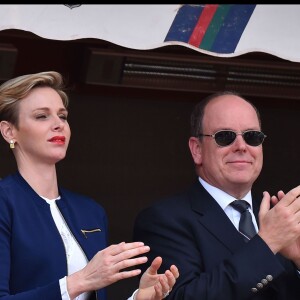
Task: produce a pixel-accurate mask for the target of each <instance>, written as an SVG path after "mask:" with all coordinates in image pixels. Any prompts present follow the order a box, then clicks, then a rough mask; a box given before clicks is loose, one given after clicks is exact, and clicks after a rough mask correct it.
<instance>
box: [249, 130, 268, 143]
mask: <svg viewBox="0 0 300 300" xmlns="http://www.w3.org/2000/svg"><path fill="white" fill-rule="evenodd" d="M264 139H265V135H264V134H263V133H262V132H261V131H246V132H244V140H245V142H246V143H247V144H248V145H250V146H259V145H261V144H262V142H263V141H264Z"/></svg>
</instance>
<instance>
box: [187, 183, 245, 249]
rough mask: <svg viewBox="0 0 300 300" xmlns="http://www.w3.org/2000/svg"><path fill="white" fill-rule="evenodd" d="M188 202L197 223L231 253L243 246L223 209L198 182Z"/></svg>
mask: <svg viewBox="0 0 300 300" xmlns="http://www.w3.org/2000/svg"><path fill="white" fill-rule="evenodd" d="M190 202H191V208H192V210H193V211H194V212H195V213H196V214H197V218H198V220H199V222H200V223H201V224H202V225H203V226H204V227H205V228H206V229H207V230H208V231H209V232H210V233H211V234H212V235H214V236H215V237H216V239H218V240H219V241H220V242H221V243H222V244H223V245H224V246H225V247H227V248H228V249H229V250H230V251H231V252H232V253H233V252H235V251H236V249H237V248H240V247H241V246H243V245H244V244H245V242H244V240H243V237H242V235H241V234H240V233H239V232H238V231H237V230H236V228H235V227H234V225H233V224H232V222H231V221H230V219H229V218H228V217H227V215H226V214H225V212H224V211H223V209H222V208H221V207H220V205H219V204H218V203H217V202H216V201H215V199H214V198H213V197H212V196H211V195H210V194H209V193H208V192H207V191H206V190H205V189H204V188H203V186H202V185H201V184H200V183H199V182H198V181H197V182H196V183H195V185H194V186H193V188H192V190H191V194H190Z"/></svg>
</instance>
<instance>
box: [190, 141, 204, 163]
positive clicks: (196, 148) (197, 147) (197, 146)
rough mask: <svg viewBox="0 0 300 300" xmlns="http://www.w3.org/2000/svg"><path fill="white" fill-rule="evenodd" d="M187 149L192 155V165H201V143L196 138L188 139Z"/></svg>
mask: <svg viewBox="0 0 300 300" xmlns="http://www.w3.org/2000/svg"><path fill="white" fill-rule="evenodd" d="M189 148H190V151H191V154H192V157H193V159H194V163H195V164H196V165H201V163H202V155H201V153H202V151H201V150H202V148H201V143H200V141H199V139H198V138H196V137H193V136H192V137H190V139H189Z"/></svg>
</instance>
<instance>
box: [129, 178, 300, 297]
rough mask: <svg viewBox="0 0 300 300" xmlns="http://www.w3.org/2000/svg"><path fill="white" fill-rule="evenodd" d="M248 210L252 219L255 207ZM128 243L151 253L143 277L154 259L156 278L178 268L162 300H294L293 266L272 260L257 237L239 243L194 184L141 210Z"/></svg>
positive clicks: (299, 280) (299, 285)
mask: <svg viewBox="0 0 300 300" xmlns="http://www.w3.org/2000/svg"><path fill="white" fill-rule="evenodd" d="M253 206H254V213H255V214H256V216H257V212H258V209H259V204H256V203H254V204H253ZM133 239H134V240H136V241H143V242H145V244H146V245H149V246H150V248H151V251H150V253H149V261H148V264H146V265H143V266H142V268H143V271H144V270H145V269H146V268H147V267H148V265H149V263H150V262H151V261H152V260H153V258H154V257H156V256H162V258H163V265H162V268H161V269H160V272H162V271H164V270H165V269H167V268H169V267H170V265H171V264H176V265H177V266H178V268H179V272H180V276H179V279H178V280H177V282H176V284H175V286H174V288H173V291H172V292H171V293H170V296H169V297H168V300H171V299H184V300H189V299H193V300H196V299H197V300H213V299H214V300H243V299H253V300H254V299H255V300H258V299H260V300H262V299H265V300H275V299H276V300H296V299H297V300H299V299H300V277H299V274H298V273H297V270H296V268H295V267H294V265H293V264H292V263H291V262H290V261H288V260H286V259H284V258H283V257H282V256H280V255H274V254H273V253H272V252H271V250H270V249H269V247H268V246H267V245H266V244H265V242H264V241H263V240H262V239H261V238H260V237H259V235H256V236H255V237H254V238H253V239H251V241H249V242H248V243H246V242H244V240H243V237H242V235H241V234H240V233H239V232H238V231H237V230H236V228H235V227H234V225H233V224H232V222H231V221H230V220H229V218H228V217H227V215H226V214H225V213H224V211H223V210H222V208H221V207H220V206H219V204H218V203H217V202H216V201H215V200H214V199H213V198H212V197H211V196H210V194H209V193H208V192H207V191H206V190H205V189H204V188H203V187H202V185H201V184H200V183H199V181H198V180H197V182H196V183H195V184H194V185H193V186H192V187H191V188H190V189H189V190H187V191H186V192H184V193H181V194H179V195H176V196H174V197H170V198H168V199H164V200H163V201H160V202H157V203H155V204H154V205H152V206H151V207H149V208H147V209H145V210H143V211H142V212H141V213H140V214H139V215H138V216H137V218H136V222H135V225H134V236H133Z"/></svg>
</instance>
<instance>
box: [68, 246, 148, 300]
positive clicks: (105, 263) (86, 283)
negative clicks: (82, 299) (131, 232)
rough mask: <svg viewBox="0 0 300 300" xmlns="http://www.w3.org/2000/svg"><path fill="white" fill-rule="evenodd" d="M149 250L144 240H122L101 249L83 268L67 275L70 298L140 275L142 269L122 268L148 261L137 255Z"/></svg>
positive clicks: (144, 257)
mask: <svg viewBox="0 0 300 300" xmlns="http://www.w3.org/2000/svg"><path fill="white" fill-rule="evenodd" d="M149 250H150V247H149V246H145V245H144V243H142V242H133V243H125V242H121V243H119V244H117V245H111V246H109V247H107V248H105V249H103V250H101V251H99V252H98V253H96V254H95V256H94V257H93V258H92V259H91V261H90V262H89V263H88V264H87V265H86V266H85V267H84V268H83V269H81V270H80V271H78V272H75V273H73V274H71V275H69V276H67V289H68V293H69V296H70V298H71V299H74V298H76V297H77V296H78V295H80V294H82V293H84V292H88V291H95V290H99V289H101V288H103V287H106V286H108V285H110V284H112V283H114V282H117V281H119V280H121V279H125V278H130V277H134V276H137V275H139V274H140V273H141V270H140V269H133V270H124V271H122V270H123V269H126V268H129V267H133V266H136V265H140V264H143V263H145V262H147V260H148V259H147V257H146V256H141V257H135V256H138V255H141V254H144V253H147V252H149Z"/></svg>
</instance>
